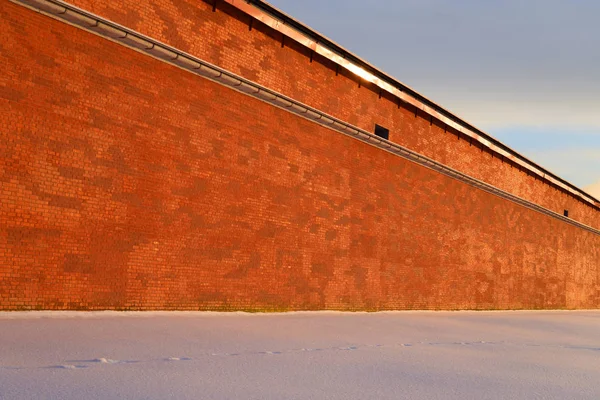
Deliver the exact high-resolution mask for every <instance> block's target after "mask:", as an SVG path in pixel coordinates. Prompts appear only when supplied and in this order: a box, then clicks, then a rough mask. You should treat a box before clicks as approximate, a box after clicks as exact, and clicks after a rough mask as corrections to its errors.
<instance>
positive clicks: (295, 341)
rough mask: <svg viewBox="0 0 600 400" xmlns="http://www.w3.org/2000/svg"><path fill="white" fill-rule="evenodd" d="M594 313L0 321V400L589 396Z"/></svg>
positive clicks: (599, 330)
mask: <svg viewBox="0 0 600 400" xmlns="http://www.w3.org/2000/svg"><path fill="white" fill-rule="evenodd" d="M599 397H600V311H544V312H542V311H527V312H522V311H519V312H515V311H506V312H383V313H337V312H316V313H315V312H312V313H311V312H300V313H285V314H244V313H229V314H228V313H201V312H198V313H195V312H147V313H132V312H12V313H0V399H34V398H45V399H123V398H127V399H166V398H175V399H344V400H347V399H404V398H405V399H506V398H518V399H567V398H570V399H575V398H576V399H598V398H599Z"/></svg>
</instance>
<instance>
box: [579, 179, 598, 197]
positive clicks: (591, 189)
mask: <svg viewBox="0 0 600 400" xmlns="http://www.w3.org/2000/svg"><path fill="white" fill-rule="evenodd" d="M583 190H585V191H586V192H588V193H589V194H591V195H592V196H594V197H595V198H596V199H600V181H598V182H596V183H594V184H593V185H589V186H586V187H584V188H583Z"/></svg>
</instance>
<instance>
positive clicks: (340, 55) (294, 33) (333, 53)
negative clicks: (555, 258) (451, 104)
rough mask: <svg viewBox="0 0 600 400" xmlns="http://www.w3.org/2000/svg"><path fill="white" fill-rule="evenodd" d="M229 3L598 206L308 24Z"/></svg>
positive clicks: (257, 2) (255, 4)
mask: <svg viewBox="0 0 600 400" xmlns="http://www.w3.org/2000/svg"><path fill="white" fill-rule="evenodd" d="M223 1H224V2H226V3H228V4H230V5H231V6H233V7H235V8H237V9H238V10H240V11H242V12H244V13H245V14H247V15H249V16H250V17H251V18H254V19H256V20H258V21H260V22H262V23H263V24H265V25H267V26H269V27H270V28H272V29H274V30H276V31H278V32H280V33H281V34H283V35H285V36H286V37H289V38H290V39H292V40H294V41H296V42H298V43H300V44H301V45H303V46H305V47H307V48H309V49H311V50H312V51H314V52H315V53H317V54H320V55H321V56H323V57H325V58H327V59H329V60H330V61H332V62H334V63H335V64H337V65H339V66H341V67H343V68H345V69H347V70H348V71H350V72H352V73H354V74H355V75H357V76H358V77H360V78H361V79H364V80H365V81H367V82H370V83H372V84H374V85H376V86H378V87H379V88H380V89H382V90H385V91H386V92H388V93H390V94H392V95H393V96H394V97H396V98H398V99H400V100H401V101H403V102H404V103H407V104H410V105H412V106H414V107H416V108H417V109H419V110H421V111H423V112H425V113H427V114H429V115H430V116H432V117H434V118H436V119H437V120H439V121H441V122H442V123H444V124H446V125H447V126H449V127H451V128H453V129H455V130H457V131H459V132H461V133H462V134H464V135H465V136H468V137H470V138H472V139H473V140H476V141H477V142H479V143H481V144H482V145H483V146H485V147H487V148H488V149H490V150H491V151H493V152H495V153H497V154H499V155H501V156H502V157H505V158H507V159H509V160H510V161H511V162H513V163H515V164H518V165H520V166H521V167H523V168H526V169H527V170H529V171H531V172H532V173H534V174H535V175H538V176H540V177H541V178H542V179H544V180H546V181H548V182H550V183H552V184H554V185H556V186H558V187H560V188H562V189H563V190H565V191H567V192H569V193H571V194H572V195H573V196H577V197H580V198H581V199H583V200H585V201H587V202H589V203H591V204H593V205H596V206H598V204H600V201H598V199H595V198H594V197H593V196H591V195H589V194H587V193H585V192H584V191H583V190H581V189H579V188H578V187H576V186H575V185H573V184H571V183H570V182H568V181H566V180H564V179H562V178H560V177H559V176H557V175H556V174H553V173H552V172H550V171H548V170H547V169H545V168H543V167H541V166H539V165H537V164H536V163H535V162H533V161H531V160H529V159H528V158H527V157H525V156H523V155H521V154H519V153H518V152H517V151H515V150H513V149H511V148H510V147H508V146H507V145H505V144H504V143H502V142H500V141H499V140H497V139H495V138H493V137H492V136H490V135H488V134H486V133H485V132H483V131H481V130H480V129H477V128H476V127H474V126H473V124H471V123H469V122H467V121H465V120H464V119H462V118H459V117H457V116H456V115H454V114H452V113H451V112H450V111H448V110H446V109H444V108H443V107H441V106H439V105H438V104H436V103H434V102H433V101H431V100H429V99H428V98H426V97H425V96H423V95H421V94H419V93H418V92H417V91H415V90H414V89H412V88H410V87H408V86H407V85H405V84H403V83H401V82H399V81H398V80H396V79H394V78H393V77H391V76H389V75H388V74H386V73H384V72H382V71H381V70H379V69H378V68H376V67H374V66H373V65H371V64H369V63H368V62H366V61H364V60H362V59H361V58H360V57H358V56H356V55H355V54H353V53H351V52H350V51H348V50H346V49H344V48H343V47H341V46H340V45H338V44H336V43H335V42H333V41H332V40H330V39H328V38H327V37H325V36H323V35H321V34H320V33H318V32H316V31H315V30H313V29H311V28H310V27H308V26H306V25H304V24H302V23H301V22H299V21H297V20H296V19H294V18H292V17H290V16H289V15H287V14H286V13H284V12H282V11H280V10H278V9H277V8H275V7H273V6H272V5H270V4H268V3H266V2H264V1H262V0H223Z"/></svg>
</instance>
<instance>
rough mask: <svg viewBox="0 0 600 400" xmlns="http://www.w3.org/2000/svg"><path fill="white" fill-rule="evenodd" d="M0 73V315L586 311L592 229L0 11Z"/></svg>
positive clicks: (591, 294)
mask: <svg viewBox="0 0 600 400" xmlns="http://www.w3.org/2000/svg"><path fill="white" fill-rule="evenodd" d="M109 3H110V2H109ZM125 3H127V2H125ZM158 3H160V4H161V5H162V6H164V9H168V5H169V4H170V2H165V1H161V2H157V4H158ZM163 3H164V4H163ZM178 4H180V6H181V7H184V5H185V4H188V3H187V2H186V1H179V2H178ZM190 4H191V2H190ZM200 5H202V3H200ZM95 7H104V5H100V3H95ZM90 8H92V7H91V6H90ZM199 9H200V8H199ZM92 10H93V9H92ZM144 10H146V13H145V14H140V15H146V14H151V9H144ZM194 10H195V9H194ZM194 10H192V9H189V10H187V12H188V13H191V14H190V15H193V12H198V13H199V12H200V11H194ZM93 11H97V10H93ZM183 11H185V9H183ZM136 13H137V11H134V9H131V10H129V9H123V10H121V11H120V14H119V15H120V18H121V19H125V21H124V22H125V23H126V24H129V23H130V22H131V21H130V20H142V21H145V20H143V19H142V18H138V15H137V14H136ZM119 15H117V16H119ZM211 15H215V18H217V17H216V16H221V17H218V18H224V16H226V14H225V13H222V12H217V13H214V14H211ZM115 19H117V18H115ZM231 20H233V19H231V18H228V19H225V21H231ZM148 21H151V19H148ZM211 21H213V22H210V24H212V25H213V27H214V28H215V29H217V28H216V27H215V26H214V24H217V23H218V22H219V20H218V19H215V20H211ZM121 22H123V21H121ZM144 23H146V22H144ZM229 23H230V22H227V23H225V24H224V25H218V24H217V26H219V29H220V30H223V31H224V32H229V30H230V29H231V28H230V27H229V26H228V25H227V24H229ZM231 23H233V22H231ZM158 26H160V27H162V26H164V25H158ZM134 27H137V28H139V26H134ZM155 29H159V28H155ZM189 29H194V26H193V25H191V26H190V27H189ZM219 29H217V30H219ZM165 32H168V30H166V31H165ZM181 34H182V33H181V32H179V33H177V35H181ZM245 34H246V35H247V34H248V30H247V27H246V32H245ZM261 34H262V33H261ZM177 35H176V36H177ZM223 35H225V33H223ZM178 40H180V41H181V43H175V44H176V45H178V46H179V45H182V44H184V42H185V40H184V39H182V38H180V39H178ZM270 40H271V39H269V38H267V37H265V39H264V41H265V48H268V46H270V44H269V43H270ZM230 45H231V46H236V44H235V41H232V43H231V44H230ZM181 47H183V46H181ZM215 48H216V47H215ZM299 57H300V56H299ZM312 65H313V67H314V68H315V69H316V68H317V67H316V65H317V64H315V63H313V64H312ZM302 68H304V67H302ZM311 68H312V67H311ZM319 68H321V67H319ZM0 71H1V72H2V73H1V74H0V119H1V120H2V121H3V123H2V124H0V309H5V310H15V309H211V310H289V309H351V310H376V309H409V308H419V309H464V308H474V309H498V308H501V309H506V308H596V307H598V306H599V304H600V290H599V289H600V281H599V278H600V276H599V274H600V271H599V268H600V265H599V261H598V260H600V236H599V235H596V234H593V233H591V232H588V231H585V230H583V229H579V228H577V227H574V226H572V225H569V224H566V223H564V222H561V221H560V220H558V219H555V218H551V217H549V216H546V215H544V214H540V213H537V212H535V211H532V210H530V209H527V208H524V207H522V206H519V205H517V204H514V203H512V202H509V201H506V200H504V199H502V198H499V197H496V196H494V195H491V194H489V193H486V192H483V191H481V190H478V189H476V188H474V187H472V186H469V185H466V184H464V183H462V182H460V181H457V180H454V179H452V178H449V177H446V176H444V175H441V174H438V173H437V172H435V171H432V170H430V169H427V168H425V167H422V166H419V165H417V164H414V163H411V162H409V161H407V160H405V159H402V158H400V157H397V156H394V155H392V154H389V153H386V152H385V151H382V150H380V149H377V148H375V147H372V146H369V145H367V144H365V143H362V142H359V141H357V140H354V139H352V138H349V137H347V136H344V135H342V134H339V133H337V132H335V131H332V130H329V129H327V128H324V127H321V126H320V125H317V124H315V123H312V122H309V121H307V120H305V119H302V118H300V117H298V116H295V115H293V114H291V113H288V112H286V111H283V110H280V109H278V108H276V107H273V106H270V105H268V104H266V103H263V102H261V101H259V100H256V99H253V98H250V97H248V96H245V95H243V94H240V93H238V92H236V91H234V90H231V89H229V88H226V87H223V86H221V85H218V84H216V83H213V82H210V81H208V80H205V79H203V78H200V77H198V76H195V75H193V74H190V73H187V72H184V71H182V70H181V69H178V68H176V67H173V66H169V65H167V64H165V63H162V62H160V61H157V60H155V59H153V58H151V57H148V56H145V55H142V54H139V53H137V52H135V51H132V50H130V49H127V48H125V47H123V46H120V45H118V44H115V43H112V42H110V41H107V40H105V39H102V38H99V37H97V36H95V35H92V34H89V33H86V32H84V31H81V30H78V29H77V28H74V27H71V26H69V25H67V24H64V23H61V22H58V21H55V20H52V19H50V18H47V17H45V16H43V15H40V14H36V13H34V12H32V11H30V10H27V9H25V8H23V7H20V6H17V5H14V4H12V3H9V2H1V3H0ZM329 79H330V80H331V81H334V80H336V78H335V74H333V75H331V77H330V78H329ZM340 79H341V78H340ZM317 92H318V91H317ZM358 93H360V94H361V96H362V95H365V96H366V95H367V94H368V93H369V92H368V91H366V90H361V91H359V92H358ZM356 98H357V99H358V97H356ZM363 104H367V103H366V102H365V103H363ZM382 104H383V103H382ZM342 108H343V107H342ZM381 109H382V110H384V109H385V107H384V106H381ZM341 112H343V111H341ZM382 112H383V111H382ZM362 115H363V114H361V116H357V117H355V118H363V117H362ZM409 117H410V116H409V115H408V111H406V110H404V111H402V112H401V113H399V114H398V117H397V118H399V121H405V122H406V126H412V127H413V128H410V129H413V130H414V133H415V135H416V134H417V132H420V133H419V135H423V137H421V138H420V139H418V140H417V139H415V143H416V142H418V141H422V142H424V143H425V142H427V140H428V139H427V138H426V136H425V135H426V132H425V131H423V132H421V130H427V132H430V131H429V128H422V129H421V128H418V129H417V128H416V127H419V126H422V125H423V124H422V122H418V121H420V119H419V118H415V117H414V115H413V116H412V117H410V120H411V121H413V122H412V123H410V124H409V122H408V120H409ZM414 121H417V122H414ZM354 122H357V123H359V125H360V124H361V123H362V122H360V121H356V120H355V121H354ZM411 124H412V125H411ZM423 126H425V125H423ZM434 126H435V125H434ZM406 129H408V128H406ZM431 131H433V128H431ZM441 132H443V130H441ZM396 135H398V132H396ZM440 135H441V134H440ZM397 137H398V136H396V138H397ZM440 137H441V136H440ZM447 139H448V137H444V139H443V140H442V139H440V138H437V137H433V138H432V139H430V143H431V145H432V146H434V145H435V143H442V142H443V141H447ZM448 143H449V142H448ZM456 143H458V144H457V146H463V147H465V143H466V142H464V141H458V140H457V141H456ZM440 146H442V145H441V144H440ZM442 147H443V146H442ZM464 150H465V154H467V155H465V156H464V157H466V158H469V157H472V159H473V160H476V159H477V157H479V156H478V155H477V154H478V153H477V152H474V151H472V152H471V153H468V151H469V147H468V143H467V144H466V147H465V148H464ZM456 151H458V150H456ZM461 151H462V150H461ZM457 154H462V153H457ZM488 156H489V155H488ZM473 162H474V161H473ZM465 165H466V164H465ZM486 168H487V167H486ZM507 171H508V170H507ZM507 174H508V172H507ZM510 176H512V175H510ZM515 177H516V178H510V179H515V180H516V182H517V181H518V182H521V181H524V182H528V181H527V179H528V178H526V177H525V176H524V175H523V174H522V173H521V175H518V174H517V175H515ZM529 184H531V186H532V187H531V188H530V189H529V190H530V192H531V193H532V195H533V194H535V193H536V192H535V191H534V186H535V185H538V186H535V188H539V187H542V186H539V185H541V183H539V181H538V182H537V183H536V182H534V181H533V178H531V182H530V183H519V185H520V186H522V187H524V188H525V187H529V186H528V185H529ZM535 190H538V189H535ZM552 190H553V189H552ZM552 190H551V189H548V191H547V195H548V197H549V198H554V197H556V198H560V197H559V196H560V195H559V194H558V192H556V191H552ZM552 201H557V202H558V201H559V200H552ZM561 201H562V200H561ZM565 201H567V200H566V199H565ZM561 207H562V203H561Z"/></svg>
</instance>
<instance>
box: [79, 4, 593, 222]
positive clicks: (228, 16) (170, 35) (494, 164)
mask: <svg viewBox="0 0 600 400" xmlns="http://www.w3.org/2000/svg"><path fill="white" fill-rule="evenodd" d="M69 2H70V3H72V4H74V5H77V6H79V7H81V8H83V9H86V10H89V11H91V12H94V13H96V14H98V15H100V16H103V17H106V18H108V19H110V20H113V21H115V22H117V23H120V24H122V25H124V26H127V27H129V28H131V29H135V30H137V31H139V32H141V33H143V34H146V35H148V36H150V37H153V38H156V39H158V40H160V41H162V42H164V43H167V44H170V45H172V46H174V47H176V48H179V49H181V50H184V51H186V52H188V53H190V54H193V55H195V56H198V57H200V58H202V59H204V60H206V61H209V62H212V63H214V64H216V65H218V66H221V67H223V68H225V69H227V70H229V71H232V72H235V73H237V74H239V75H241V76H243V77H245V78H248V79H250V80H253V81H255V82H258V83H260V84H263V85H265V86H267V87H269V88H271V89H274V90H276V91H279V92H281V93H283V94H286V95H288V96H290V97H292V98H294V99H296V100H299V101H301V102H304V103H306V104H308V105H311V106H313V107H315V108H317V109H320V110H322V111H325V112H327V113H329V114H331V115H334V116H336V117H338V118H340V119H342V120H345V121H348V122H350V123H352V124H355V125H358V126H359V127H361V128H363V129H366V130H367V131H370V132H373V130H374V127H375V124H379V125H383V126H385V127H386V128H389V129H390V140H392V141H394V142H396V143H398V144H401V145H403V146H406V147H408V148H410V149H412V150H415V151H417V152H419V153H421V154H423V155H426V156H428V157H431V158H434V159H436V160H438V161H440V162H441V163H443V164H446V165H448V166H450V167H452V168H455V169H458V170H460V171H463V172H465V173H467V174H468V175H471V176H473V177H475V178H478V179H481V180H483V181H485V182H488V183H490V184H492V185H494V186H496V187H498V188H500V189H503V190H506V191H509V192H511V193H513V194H515V195H517V196H520V197H523V198H525V199H527V200H529V201H532V202H534V203H537V204H539V205H541V206H543V207H546V208H549V209H551V210H553V211H555V212H557V213H560V214H561V215H562V213H563V211H564V210H565V209H568V210H569V217H570V218H573V219H576V220H578V221H581V222H583V223H585V224H587V225H590V226H593V227H595V228H600V212H599V211H598V209H597V208H592V207H591V206H589V205H587V204H586V203H583V202H580V201H579V200H576V199H575V198H573V197H572V196H569V195H567V194H566V193H565V192H562V191H560V190H558V189H556V188H554V187H553V186H550V185H549V184H547V183H543V182H542V181H540V178H539V177H538V178H537V179H534V177H533V176H531V175H527V174H526V173H525V172H524V171H522V170H520V169H519V168H517V167H516V166H514V165H511V164H509V163H507V162H506V161H503V160H500V159H498V158H497V156H496V157H493V156H492V155H491V153H489V152H487V151H483V150H482V148H481V146H480V147H477V146H475V144H473V145H470V144H469V141H468V138H467V137H462V138H461V140H457V136H456V132H455V131H452V130H449V129H444V126H443V125H440V124H438V123H437V122H436V121H430V119H429V116H428V115H426V114H422V113H420V112H419V113H417V114H416V115H415V109H414V108H412V106H406V107H404V106H401V107H400V108H399V107H398V106H399V104H398V101H397V100H395V99H392V98H391V97H387V95H386V94H385V93H384V94H383V96H382V97H381V98H380V93H379V89H378V88H375V87H370V86H369V85H365V82H362V83H361V82H359V81H358V80H357V79H356V78H355V77H354V76H353V75H352V74H351V73H349V72H346V71H344V70H343V69H341V68H340V69H337V70H336V67H335V65H334V64H333V63H332V62H330V61H328V60H326V59H324V58H322V57H320V56H318V55H314V56H313V57H312V62H311V55H310V50H308V49H306V48H305V47H303V46H301V45H299V44H296V43H295V42H293V41H292V40H290V39H287V40H284V41H283V47H282V35H281V34H280V33H278V32H275V31H273V30H272V29H270V28H267V27H266V26H264V25H262V24H261V23H260V22H258V21H254V22H253V24H252V30H250V17H249V16H248V15H245V14H244V13H242V12H240V11H239V10H237V9H235V8H233V7H231V6H230V5H228V4H226V3H224V2H223V1H217V2H216V5H217V6H216V12H213V2H212V0H210V1H206V0H205V1H202V0H160V1H155V0H106V1H102V2H99V1H95V0H70V1H69ZM332 18H335V16H332ZM417 36H418V35H417ZM399 40H400V41H402V40H418V38H417V37H415V38H399ZM350 44H351V43H348V45H350ZM390 51H395V49H390ZM399 56H400V57H401V55H399ZM398 78H400V79H402V77H398ZM416 89H417V90H418V88H416ZM433 100H434V101H435V99H433ZM442 105H443V104H442Z"/></svg>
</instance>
